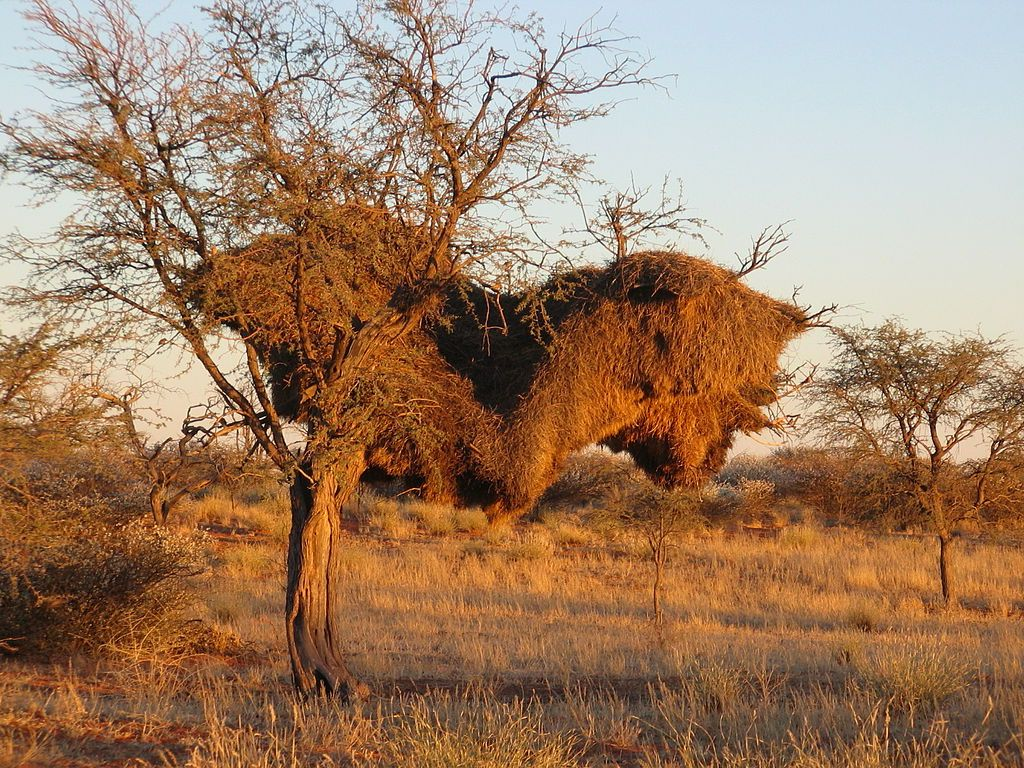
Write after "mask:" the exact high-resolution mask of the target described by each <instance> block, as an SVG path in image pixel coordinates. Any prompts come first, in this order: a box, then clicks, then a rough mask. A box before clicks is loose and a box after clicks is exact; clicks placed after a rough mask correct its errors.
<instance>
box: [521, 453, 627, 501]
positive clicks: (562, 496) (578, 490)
mask: <svg viewBox="0 0 1024 768" xmlns="http://www.w3.org/2000/svg"><path fill="white" fill-rule="evenodd" d="M635 475H636V467H635V466H634V464H633V462H632V461H631V460H630V459H629V458H627V457H625V456H621V455H615V454H611V453H608V452H607V451H598V450H590V451H582V452H580V453H577V454H574V455H573V456H571V457H570V458H569V460H568V461H567V462H566V465H565V469H563V470H562V473H561V474H560V475H559V476H558V479H557V480H555V482H554V483H552V484H551V485H550V486H549V487H548V489H547V490H546V491H545V492H544V495H543V496H541V498H540V501H539V502H538V503H537V513H538V515H539V516H543V515H544V514H545V513H546V512H548V511H552V510H564V509H580V508H586V507H592V506H596V507H601V506H604V505H605V504H606V503H607V501H608V499H609V498H611V497H612V496H614V495H615V494H617V493H620V492H621V491H622V490H623V489H624V487H632V486H634V485H636V482H637V481H636V478H635Z"/></svg>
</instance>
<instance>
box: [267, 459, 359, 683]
mask: <svg viewBox="0 0 1024 768" xmlns="http://www.w3.org/2000/svg"><path fill="white" fill-rule="evenodd" d="M363 467H364V458H363V454H362V452H361V451H360V452H352V453H350V454H349V455H347V456H346V457H344V458H343V459H341V460H332V461H330V462H326V461H317V460H314V461H312V462H307V463H305V464H304V466H303V472H305V473H307V474H308V476H307V474H303V473H297V474H296V476H295V479H294V480H293V481H292V487H291V506H292V529H291V534H290V536H289V539H288V585H287V593H286V600H285V616H286V621H287V628H286V629H287V635H288V652H289V654H290V656H291V663H292V679H293V682H294V683H295V687H296V688H297V689H298V691H299V692H300V693H302V694H303V695H309V694H315V693H320V694H325V695H331V696H337V697H338V698H340V699H341V700H343V701H348V700H350V699H352V698H356V697H359V696H360V695H361V694H362V690H361V689H362V686H361V685H360V684H359V683H358V682H357V681H356V679H355V678H354V677H352V675H351V674H349V672H348V669H346V667H345V662H344V653H343V650H342V648H343V637H342V631H343V629H344V622H342V621H341V620H340V619H339V618H338V616H337V615H336V612H335V606H334V604H333V602H334V601H333V594H334V592H335V589H336V587H337V584H338V581H339V579H340V573H339V571H338V553H339V550H340V549H341V547H343V546H344V544H345V542H344V537H345V534H344V531H343V528H342V512H341V508H342V505H343V504H344V503H345V502H346V501H347V500H348V498H349V496H350V495H351V494H352V492H353V491H354V490H355V488H356V487H357V486H358V483H359V475H360V474H361V472H362V471H363Z"/></svg>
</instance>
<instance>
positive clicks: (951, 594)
mask: <svg viewBox="0 0 1024 768" xmlns="http://www.w3.org/2000/svg"><path fill="white" fill-rule="evenodd" d="M954 543H955V539H954V538H953V537H952V536H950V535H949V534H948V533H946V532H942V533H940V534H939V580H940V581H941V583H942V599H943V601H944V602H945V604H946V607H947V608H955V607H956V604H957V593H956V585H955V584H954V581H953V567H954V554H955V553H954V546H953V545H954Z"/></svg>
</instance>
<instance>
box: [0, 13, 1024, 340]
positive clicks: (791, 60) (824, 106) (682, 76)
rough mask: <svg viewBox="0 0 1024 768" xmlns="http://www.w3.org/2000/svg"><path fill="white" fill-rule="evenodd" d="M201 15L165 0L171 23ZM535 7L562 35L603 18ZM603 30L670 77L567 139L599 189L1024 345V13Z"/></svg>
mask: <svg viewBox="0 0 1024 768" xmlns="http://www.w3.org/2000/svg"><path fill="white" fill-rule="evenodd" d="M160 5H162V4H157V3H152V2H149V1H148V0H146V2H143V3H142V7H143V8H144V9H155V8H158V7H160ZM190 5H191V4H189V3H180V2H178V0H173V2H172V3H171V9H172V13H173V15H175V16H178V15H179V14H180V15H182V16H187V15H188V14H189V11H188V8H189V7H190ZM531 5H533V6H535V7H537V8H538V10H540V11H541V13H542V14H543V15H544V16H545V17H546V19H547V20H548V26H549V28H550V29H552V30H557V29H559V28H561V27H562V26H563V25H565V24H567V23H569V22H575V21H578V20H580V19H581V18H584V17H586V16H588V15H590V14H591V13H593V12H595V11H597V10H599V9H601V6H598V5H597V4H596V3H592V2H587V0H571V1H570V2H559V3H557V4H554V3H546V4H537V3H533V4H531V3H530V2H529V1H528V0H527V1H526V2H524V3H523V6H524V7H527V8H529V7H530V6H531ZM18 7H19V5H18V3H16V2H13V1H12V0H0V61H2V62H3V63H5V64H18V63H19V62H21V61H23V57H24V54H23V53H22V52H20V51H18V50H17V49H16V46H18V45H21V44H22V43H23V41H24V40H25V34H24V32H23V24H22V22H21V20H20V18H19V17H18V15H17V8H18ZM602 15H603V17H610V16H612V15H617V16H618V22H617V24H618V26H619V28H621V29H622V30H623V31H624V32H626V33H629V34H632V35H636V36H637V37H638V38H639V40H638V45H639V46H641V47H642V48H643V49H644V50H647V51H649V52H650V54H651V55H652V56H653V58H654V60H655V63H654V70H655V71H656V72H664V73H674V74H677V75H678V80H677V81H676V82H675V83H674V84H671V85H670V88H669V93H668V95H665V94H662V93H658V92H654V91H650V92H645V93H640V94H637V96H636V98H635V99H633V100H631V101H630V102H628V103H626V104H624V105H623V106H622V107H621V108H620V109H619V110H618V111H617V112H616V113H615V114H614V115H613V116H612V117H611V118H609V119H608V120H606V121H604V122H602V123H600V124H596V123H595V124H593V125H591V126H587V127H585V128H582V129H580V130H578V131H576V132H575V133H574V134H573V135H572V138H573V140H574V141H576V142H577V144H578V146H579V147H580V148H583V149H585V150H587V151H590V152H592V153H593V154H594V155H595V156H596V166H595V169H596V171H597V172H598V173H600V174H601V175H602V176H604V177H605V178H607V179H608V180H609V181H610V182H613V183H615V184H618V185H620V186H621V185H625V184H627V183H628V182H629V179H630V175H631V174H632V177H633V178H634V179H635V180H636V181H637V182H638V183H641V184H655V185H656V184H658V183H660V181H661V179H662V177H663V176H664V175H666V174H668V175H670V176H673V177H679V178H681V179H682V180H683V182H684V183H685V186H686V190H687V199H688V201H689V203H690V205H691V206H692V208H693V210H694V213H695V214H696V215H699V216H701V217H704V218H706V219H708V220H709V222H710V223H711V224H712V225H713V226H714V227H715V228H716V229H717V230H719V231H720V233H721V234H714V233H711V234H710V235H709V237H710V244H711V246H712V250H711V254H710V255H711V256H712V257H713V258H716V259H718V260H719V261H723V262H727V263H728V262H731V261H732V258H733V257H732V254H733V253H734V252H735V251H738V250H744V249H745V248H746V245H747V243H748V241H749V238H750V236H751V235H753V234H755V233H756V232H757V231H758V230H760V229H761V228H762V227H764V226H765V225H770V224H774V223H777V222H781V221H785V220H792V223H791V225H790V229H791V231H792V234H793V240H792V245H791V247H790V250H789V253H788V254H786V255H785V256H784V257H782V258H781V259H779V260H778V261H776V262H775V263H774V264H772V265H771V267H770V268H769V269H767V270H766V271H764V272H763V273H760V274H757V275H756V276H755V277H754V278H753V282H754V284H755V285H756V286H758V287H761V288H764V289H767V290H770V291H771V292H773V293H775V294H777V295H780V296H788V295H789V293H790V290H791V288H792V286H793V285H795V284H800V285H803V292H802V298H803V299H804V300H805V301H806V302H808V303H812V304H826V303H831V302H838V303H839V304H840V305H842V306H843V308H844V309H843V312H842V317H843V319H845V320H853V321H859V320H863V321H865V322H868V323H876V322H880V321H881V320H882V319H883V318H885V317H886V316H889V315H899V316H901V317H903V318H904V320H905V321H906V322H907V323H908V324H910V325H913V326H920V327H924V328H928V329H943V330H951V331H957V330H980V331H981V332H983V333H985V334H986V335H993V336H994V335H998V334H1008V335H1009V336H1010V337H1011V339H1012V340H1013V341H1014V342H1015V343H1017V344H1020V345H1024V311H1022V309H1021V305H1022V294H1024V264H1022V262H1024V2H1021V0H1016V1H1015V2H983V1H978V2H940V1H938V0H932V1H930V2H898V1H897V2H863V1H858V2H841V3H840V2H828V1H826V0H817V1H815V2H784V1H779V2H731V1H730V2H708V1H707V0H705V2H700V3H689V2H677V3H670V2H634V3H630V4H628V5H627V4H626V3H621V4H615V3H606V4H605V5H604V6H603V10H602ZM2 83H3V85H2V98H0V112H2V113H3V114H4V115H5V116H7V115H9V114H10V113H11V112H12V111H13V110H14V109H16V108H17V107H18V106H19V105H22V104H24V103H25V102H26V100H29V99H34V98H35V97H34V96H33V95H32V93H31V91H30V90H29V89H28V88H27V87H26V86H25V84H24V80H23V78H22V77H21V76H20V75H19V74H17V73H11V72H7V73H5V74H4V75H3V81H2ZM22 199H23V194H22V193H21V192H20V191H19V190H17V189H14V188H11V186H10V184H5V185H4V186H3V187H2V188H0V231H2V232H7V231H9V230H10V229H11V228H12V227H14V226H16V225H20V224H24V223H26V222H28V223H29V224H30V226H31V224H32V223H34V222H37V221H38V220H39V219H38V216H39V214H38V213H37V212H26V211H25V210H23V209H21V208H19V203H20V202H21V201H22ZM6 277H7V279H8V280H10V278H11V277H12V276H11V275H8V276H6ZM804 346H807V345H804ZM811 347H812V349H808V350H807V352H808V353H809V354H811V355H812V356H813V355H816V354H817V353H815V352H814V351H813V347H814V345H813V343H812V345H811Z"/></svg>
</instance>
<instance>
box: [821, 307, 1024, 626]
mask: <svg viewBox="0 0 1024 768" xmlns="http://www.w3.org/2000/svg"><path fill="white" fill-rule="evenodd" d="M832 338H833V344H832V346H833V350H834V357H833V359H832V361H831V363H830V364H829V365H828V366H826V367H825V368H823V369H821V371H820V374H819V376H818V378H817V380H816V381H815V382H814V383H813V384H812V385H810V386H809V387H808V389H807V390H806V392H807V394H808V396H809V398H810V406H811V413H810V415H809V418H808V419H807V425H808V428H809V429H810V430H811V432H812V433H813V434H815V435H816V436H817V438H818V439H819V440H820V441H821V442H822V443H823V444H825V445H831V446H842V447H845V448H847V449H849V451H850V452H851V455H852V456H853V457H854V458H860V459H862V460H864V461H866V462H868V464H869V466H870V468H871V472H870V473H869V474H871V476H873V477H874V478H875V479H874V480H872V481H871V485H872V487H873V489H874V490H873V492H874V493H881V494H883V495H884V497H885V498H887V499H888V500H889V503H891V504H893V505H902V506H903V507H904V508H905V509H907V510H909V513H910V514H911V515H912V520H911V521H912V522H915V523H917V524H921V525H925V526H927V527H928V528H930V529H931V530H932V531H933V532H934V533H935V534H936V536H937V537H938V540H939V577H940V582H941V586H942V596H943V599H944V600H945V602H946V604H947V605H950V606H952V605H955V604H956V602H957V589H956V580H955V577H954V555H955V546H954V544H955V539H954V532H955V531H956V529H957V527H958V526H960V525H962V524H964V523H965V522H967V521H974V522H976V523H982V522H985V521H986V520H988V519H990V517H991V515H993V514H994V513H996V512H997V511H998V510H999V509H1000V506H999V503H1001V502H1002V501H1005V495H1006V494H1007V493H1010V492H1014V491H1015V490H1019V487H1017V488H1015V483H1014V482H1013V481H1012V478H1013V477H1019V476H1020V472H1021V470H1022V469H1024V464H1022V459H1024V452H1022V449H1024V367H1022V366H1021V364H1020V362H1019V361H1018V360H1017V359H1015V357H1014V356H1013V355H1012V354H1011V353H1012V350H1011V349H1010V348H1009V346H1008V345H1007V344H1006V343H1005V342H1004V341H1002V340H1000V339H995V340H992V339H985V338H983V337H981V336H978V335H969V334H964V335H950V334H942V335H930V334H928V333H926V332H924V331H920V330H912V329H908V328H905V327H904V326H903V325H901V324H900V323H899V322H898V321H895V320H890V321H888V322H886V323H884V324H882V325H881V326H878V327H877V328H864V327H860V328H845V329H844V328H839V329H835V330H834V332H833V337H832ZM979 452H980V456H976V455H975V454H977V453H979ZM880 467H881V468H884V470H885V472H884V478H882V479H881V480H879V472H878V468H880ZM997 499H999V500H1001V502H997Z"/></svg>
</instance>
